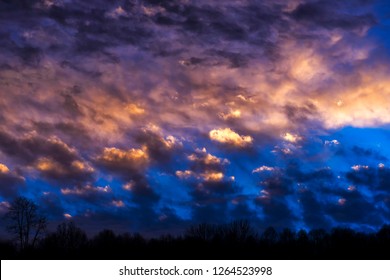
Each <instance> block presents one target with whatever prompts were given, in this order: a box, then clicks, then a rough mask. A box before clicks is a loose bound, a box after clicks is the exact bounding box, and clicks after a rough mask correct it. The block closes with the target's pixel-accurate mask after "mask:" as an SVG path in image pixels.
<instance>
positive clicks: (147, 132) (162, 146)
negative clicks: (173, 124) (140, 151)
mask: <svg viewBox="0 0 390 280" xmlns="http://www.w3.org/2000/svg"><path fill="white" fill-rule="evenodd" d="M135 140H136V142H137V143H139V144H140V145H142V146H143V147H145V148H146V150H147V154H148V156H149V157H150V158H151V159H152V160H153V161H154V162H155V163H156V164H162V165H164V164H166V163H168V162H170V161H171V160H172V157H173V156H175V155H176V156H178V155H179V152H180V148H181V143H180V141H179V140H178V139H176V138H175V137H174V136H172V135H169V136H166V137H165V138H164V136H163V135H162V132H161V131H159V130H158V129H157V128H154V130H153V129H148V128H144V129H142V130H141V131H140V132H139V133H137V135H135Z"/></svg>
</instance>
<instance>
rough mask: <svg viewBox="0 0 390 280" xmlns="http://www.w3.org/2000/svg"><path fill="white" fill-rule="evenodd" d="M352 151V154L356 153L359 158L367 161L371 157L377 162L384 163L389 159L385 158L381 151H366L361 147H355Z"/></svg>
mask: <svg viewBox="0 0 390 280" xmlns="http://www.w3.org/2000/svg"><path fill="white" fill-rule="evenodd" d="M351 150H352V153H354V154H355V155H356V156H357V157H361V158H364V159H367V158H369V157H370V158H373V159H375V160H380V161H383V162H386V161H387V158H386V157H385V156H383V155H381V154H380V152H379V151H375V150H373V149H365V148H362V147H359V146H353V147H352V149H351Z"/></svg>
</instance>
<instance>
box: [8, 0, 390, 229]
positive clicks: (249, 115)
mask: <svg viewBox="0 0 390 280" xmlns="http://www.w3.org/2000/svg"><path fill="white" fill-rule="evenodd" d="M389 54H390V2H389V1H387V0H382V1H380V0H378V1H375V0H372V1H371V0H346V1H339V0H319V1H315V0H291V1H289V0H264V1H255V0H226V1H217V0H172V1H158V0H148V1H147V0H144V1H142V0H122V1H119V0H116V1H106V0H93V1H81V0H36V1H27V0H26V1H22V0H18V1H11V0H9V1H6V0H0V215H3V214H4V213H5V212H6V209H7V207H8V206H9V203H10V202H11V201H12V200H13V199H14V198H15V197H17V196H19V195H23V196H26V197H28V198H31V199H33V200H34V201H35V202H36V203H37V205H38V206H39V209H40V210H41V211H42V212H43V213H45V215H46V216H47V217H48V220H49V222H50V223H51V225H56V224H58V223H59V222H62V221H67V220H72V221H75V222H76V224H77V225H79V226H81V227H82V228H84V229H86V230H87V231H88V232H96V231H97V230H100V229H103V228H111V229H113V230H115V231H118V232H123V231H130V232H134V231H139V232H143V233H145V234H151V235H153V234H157V233H158V234H159V233H161V232H168V231H169V232H180V231H181V230H183V229H184V228H186V227H187V226H188V225H191V224H197V223H201V222H210V223H225V222H229V221H231V220H234V219H248V220H250V221H251V222H252V223H253V225H255V226H256V227H257V228H259V229H263V228H265V227H268V226H274V227H276V228H284V227H291V228H296V229H312V228H320V227H321V228H328V229H329V228H331V227H334V226H346V227H351V228H353V229H357V230H364V231H371V230H376V229H378V228H379V227H380V226H381V225H382V224H384V223H390V161H389V159H390V145H389V143H390V125H389V124H390V55H389Z"/></svg>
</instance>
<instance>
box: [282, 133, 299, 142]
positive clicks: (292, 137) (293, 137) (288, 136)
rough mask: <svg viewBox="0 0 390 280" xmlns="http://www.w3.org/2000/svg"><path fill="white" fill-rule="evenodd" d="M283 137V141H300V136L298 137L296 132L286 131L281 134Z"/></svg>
mask: <svg viewBox="0 0 390 280" xmlns="http://www.w3.org/2000/svg"><path fill="white" fill-rule="evenodd" d="M283 139H284V140H285V141H288V142H291V143H296V142H298V141H300V140H301V139H302V137H300V136H299V135H298V134H292V133H289V132H286V133H285V134H284V135H283Z"/></svg>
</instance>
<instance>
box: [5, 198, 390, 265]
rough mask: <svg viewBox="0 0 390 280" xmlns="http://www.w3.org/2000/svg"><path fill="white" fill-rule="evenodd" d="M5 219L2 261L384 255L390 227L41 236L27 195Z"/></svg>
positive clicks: (236, 226) (210, 227) (245, 227)
mask: <svg viewBox="0 0 390 280" xmlns="http://www.w3.org/2000/svg"><path fill="white" fill-rule="evenodd" d="M5 218H6V221H7V223H8V225H9V227H8V229H9V233H10V234H11V236H13V237H14V239H12V240H2V241H0V257H1V259H53V258H55V259H382V258H386V257H387V256H386V254H384V253H383V250H384V249H385V248H389V246H390V225H383V226H382V228H381V229H380V230H379V231H377V232H374V233H365V232H358V231H354V230H353V229H350V228H342V227H336V228H333V229H331V230H330V231H326V230H324V229H313V230H310V231H306V230H299V231H295V230H292V229H289V228H285V229H283V230H281V231H277V230H276V229H274V228H273V227H269V228H267V229H265V230H264V231H262V232H258V231H257V230H256V229H255V227H253V225H251V224H250V222H249V221H247V220H235V221H232V222H229V223H226V224H209V223H202V224H198V225H193V226H190V227H188V228H187V229H186V230H185V232H184V233H183V234H180V235H170V234H168V235H161V236H159V237H154V238H145V237H144V236H142V235H141V234H138V233H124V234H117V233H115V232H114V231H113V230H111V229H104V230H102V231H100V232H99V233H98V234H97V235H95V236H93V237H88V235H87V233H86V232H85V231H84V230H83V229H82V228H81V227H79V226H78V225H76V224H75V223H74V222H73V221H66V222H63V223H61V224H59V225H58V226H57V229H56V230H55V231H54V232H47V231H45V234H43V232H44V231H43V230H44V229H45V228H46V221H45V218H44V216H43V215H39V214H38V208H37V206H36V205H35V204H34V203H33V202H32V201H30V200H28V199H26V198H23V197H19V198H17V199H16V200H15V201H14V202H13V203H12V204H11V206H10V208H9V212H8V213H7V215H6V216H5ZM30 235H31V236H30Z"/></svg>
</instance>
